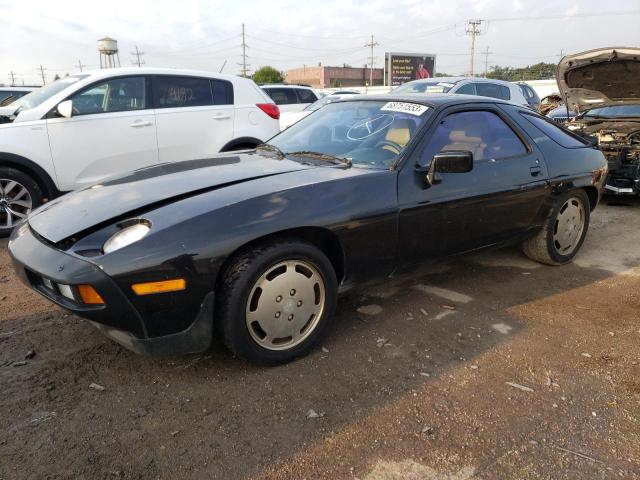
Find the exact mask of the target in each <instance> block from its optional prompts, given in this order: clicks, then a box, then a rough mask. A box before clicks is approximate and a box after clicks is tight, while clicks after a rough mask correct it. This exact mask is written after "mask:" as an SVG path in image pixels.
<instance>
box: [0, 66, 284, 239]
mask: <svg viewBox="0 0 640 480" xmlns="http://www.w3.org/2000/svg"><path fill="white" fill-rule="evenodd" d="M279 117H280V111H279V109H278V107H277V105H275V104H274V103H273V101H272V100H271V99H270V98H269V97H268V96H267V95H266V94H265V93H264V92H263V91H262V90H260V88H259V87H258V86H257V85H256V84H255V83H254V82H253V81H252V80H249V79H246V78H241V77H236V76H232V75H222V74H216V73H209V72H197V71H190V70H173V69H156V68H117V69H105V70H98V71H93V72H85V73H81V74H77V75H72V76H68V77H65V78H62V79H60V80H58V81H56V82H54V83H51V84H49V85H47V86H46V87H43V88H41V89H38V90H36V91H34V92H32V93H30V94H28V95H25V96H24V97H22V98H20V99H18V100H16V101H15V102H13V103H12V104H11V105H10V106H8V107H2V108H0V152H1V153H0V234H5V235H6V234H7V233H8V232H10V231H11V229H12V228H13V226H14V225H15V223H16V222H17V221H19V220H20V219H22V218H24V217H25V216H26V215H27V214H28V213H29V212H30V211H31V209H32V208H35V207H37V206H38V205H40V204H41V203H43V202H44V201H45V200H48V199H51V198H54V197H56V196H58V195H59V194H60V193H62V192H67V191H70V190H76V189H78V188H82V187H85V186H88V185H92V184H95V183H98V182H100V181H102V180H103V179H105V178H106V177H109V176H112V175H114V174H118V173H122V172H126V171H130V170H134V169H138V168H142V167H147V166H149V165H153V164H157V163H164V162H175V161H181V160H190V159H206V158H208V157H210V156H211V155H214V154H216V153H218V152H223V151H230V150H242V149H248V148H254V147H255V146H256V145H258V144H260V143H262V142H263V141H266V140H268V139H269V138H271V137H272V136H273V135H275V134H276V133H278V132H279Z"/></svg>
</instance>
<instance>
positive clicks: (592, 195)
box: [582, 186, 599, 211]
mask: <svg viewBox="0 0 640 480" xmlns="http://www.w3.org/2000/svg"><path fill="white" fill-rule="evenodd" d="M582 188H583V189H584V191H585V192H586V193H587V197H589V207H590V209H591V211H593V210H594V209H595V208H596V206H597V205H598V199H599V196H598V189H597V188H596V187H593V186H591V187H582Z"/></svg>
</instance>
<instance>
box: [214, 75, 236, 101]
mask: <svg viewBox="0 0 640 480" xmlns="http://www.w3.org/2000/svg"><path fill="white" fill-rule="evenodd" d="M211 91H212V92H213V104H214V105H233V85H232V84H231V82H227V81H226V80H211Z"/></svg>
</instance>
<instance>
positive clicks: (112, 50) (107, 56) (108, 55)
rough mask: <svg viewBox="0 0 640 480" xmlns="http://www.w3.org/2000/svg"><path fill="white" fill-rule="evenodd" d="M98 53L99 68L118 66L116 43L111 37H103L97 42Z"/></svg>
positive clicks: (118, 56)
mask: <svg viewBox="0 0 640 480" xmlns="http://www.w3.org/2000/svg"><path fill="white" fill-rule="evenodd" d="M98 51H99V52H100V68H115V67H119V66H120V55H119V54H118V42H117V41H116V40H114V39H113V38H111V37H104V38H101V39H100V40H98Z"/></svg>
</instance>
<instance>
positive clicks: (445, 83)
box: [391, 77, 529, 107]
mask: <svg viewBox="0 0 640 480" xmlns="http://www.w3.org/2000/svg"><path fill="white" fill-rule="evenodd" d="M391 93H392V94H396V93H435V94H443V93H447V94H449V93H457V94H462V95H477V96H480V97H490V98H499V99H500V100H506V101H508V102H511V103H515V104H516V105H520V106H523V107H529V102H528V101H527V99H526V98H525V96H524V94H523V93H522V90H521V89H520V86H519V85H518V84H517V83H511V82H505V81H504V80H493V79H490V78H479V77H436V78H425V79H424V80H413V81H411V82H407V83H404V84H402V85H400V86H399V87H397V88H396V89H394V90H392V91H391Z"/></svg>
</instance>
